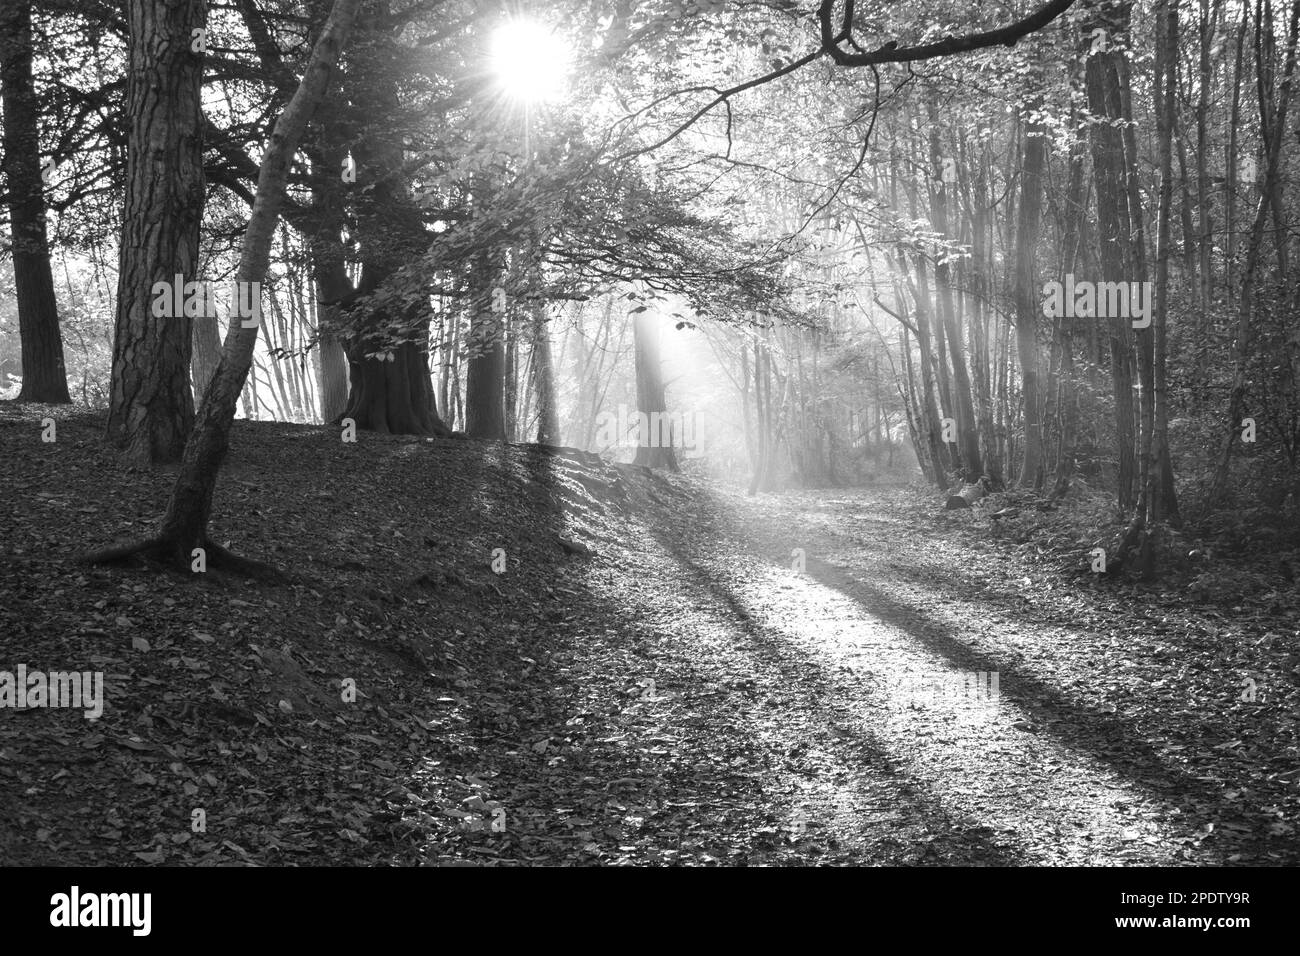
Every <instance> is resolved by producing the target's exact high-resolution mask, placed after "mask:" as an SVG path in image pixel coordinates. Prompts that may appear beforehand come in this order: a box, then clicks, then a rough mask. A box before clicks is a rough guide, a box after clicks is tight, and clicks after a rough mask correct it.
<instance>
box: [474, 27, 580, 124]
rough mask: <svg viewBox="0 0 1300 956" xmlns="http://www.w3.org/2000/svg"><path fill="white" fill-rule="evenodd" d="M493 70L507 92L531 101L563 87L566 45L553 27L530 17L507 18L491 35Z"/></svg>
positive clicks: (561, 89)
mask: <svg viewBox="0 0 1300 956" xmlns="http://www.w3.org/2000/svg"><path fill="white" fill-rule="evenodd" d="M492 72H493V73H495V74H496V76H497V80H498V82H499V83H500V84H501V87H502V89H504V90H505V92H506V94H507V95H508V96H510V97H512V98H514V99H518V100H523V101H526V102H530V103H536V102H541V101H543V100H548V99H552V98H554V97H555V96H557V95H559V94H560V93H561V92H562V91H563V89H564V81H565V79H566V78H567V76H568V73H569V49H568V46H567V45H566V44H565V42H564V41H563V40H562V39H561V38H560V37H559V36H557V35H556V34H555V33H554V32H553V31H552V30H550V29H549V28H547V27H545V26H543V25H542V24H540V23H536V22H534V21H532V20H525V19H513V20H507V21H506V22H505V23H503V24H502V25H501V26H499V27H498V28H497V30H496V32H495V33H494V34H493V35H492Z"/></svg>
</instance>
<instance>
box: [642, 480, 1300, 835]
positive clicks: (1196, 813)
mask: <svg viewBox="0 0 1300 956" xmlns="http://www.w3.org/2000/svg"><path fill="white" fill-rule="evenodd" d="M718 504H719V507H720V510H721V511H723V512H725V510H726V503H725V502H719V503H718ZM693 530H694V531H695V532H696V533H697V534H707V532H708V530H709V529H708V528H706V527H702V526H699V525H697V526H695V527H694V529H693ZM657 537H659V539H660V541H661V543H662V544H663V545H664V546H665V547H666V548H668V549H669V550H671V551H672V552H673V553H674V555H675V556H676V557H677V558H678V560H680V561H682V562H683V563H684V564H686V565H687V566H689V567H690V568H691V569H692V570H693V571H694V573H695V574H696V575H697V576H698V577H699V578H700V579H701V581H703V582H706V583H707V586H708V588H709V589H710V591H711V592H713V593H715V594H718V595H719V596H720V597H721V598H722V599H723V600H724V601H725V603H726V604H727V605H728V606H729V607H731V608H732V609H734V610H735V611H736V612H737V613H738V614H739V615H741V616H742V618H743V617H746V616H747V612H746V611H745V610H744V608H743V606H742V605H741V603H740V602H739V601H738V600H737V599H736V598H735V596H734V595H733V594H732V592H731V590H730V587H729V585H728V584H727V582H725V581H721V580H719V579H718V577H717V576H716V575H715V574H713V573H712V572H710V571H709V570H708V569H706V568H704V567H702V566H701V565H700V564H699V562H697V561H696V560H694V558H693V557H692V555H691V549H690V545H689V544H688V543H687V542H685V541H680V540H677V539H676V538H674V536H673V535H672V534H667V533H659V534H657ZM754 556H755V557H756V558H758V559H760V560H763V561H769V560H770V558H769V557H767V556H766V555H763V554H760V553H755V554H754ZM807 573H808V575H809V576H810V577H812V578H813V579H814V580H815V581H817V583H819V584H821V585H822V586H824V587H827V588H830V589H832V590H834V591H837V592H838V593H840V594H842V595H843V596H845V597H846V598H848V599H850V600H851V601H853V602H854V603H855V604H857V605H858V606H860V607H861V608H862V609H863V610H864V611H865V612H867V613H868V614H870V615H872V616H874V617H876V618H878V619H880V620H882V621H884V622H886V623H888V624H891V625H893V626H895V627H898V628H900V629H901V630H903V631H904V632H906V633H907V634H908V635H909V636H910V637H912V638H913V639H915V640H916V642H917V643H918V644H919V645H920V646H922V647H924V648H925V649H927V650H928V651H930V652H932V653H934V654H936V655H939V656H941V657H943V658H944V659H946V660H948V661H950V662H952V663H953V664H954V665H956V666H958V667H962V668H975V667H978V668H981V669H984V668H987V667H995V669H997V670H998V672H999V675H1000V680H1001V691H1000V692H1001V693H1002V695H1003V696H1005V697H1007V698H1009V699H1011V700H1013V701H1014V702H1015V703H1016V704H1017V705H1018V706H1019V707H1021V709H1023V710H1024V711H1025V712H1027V713H1028V714H1029V715H1031V716H1033V717H1035V718H1037V722H1038V723H1039V724H1040V726H1041V727H1042V728H1043V729H1044V732H1045V733H1047V734H1049V735H1051V736H1053V737H1055V738H1057V739H1058V740H1060V741H1061V742H1062V743H1063V744H1065V745H1067V746H1068V747H1070V748H1071V749H1074V750H1077V751H1081V752H1083V753H1086V754H1088V755H1089V756H1091V757H1092V758H1094V759H1096V760H1097V761H1099V762H1100V763H1103V764H1105V765H1107V766H1110V767H1113V768H1114V769H1115V770H1116V771H1118V772H1120V773H1121V774H1123V775H1124V776H1126V777H1127V778H1128V779H1130V780H1132V781H1134V782H1135V783H1137V784H1139V785H1141V786H1143V787H1146V788H1148V789H1150V790H1151V791H1153V792H1154V794H1155V796H1157V797H1158V798H1160V799H1161V800H1164V801H1167V802H1170V803H1173V804H1175V805H1177V806H1178V807H1179V809H1180V810H1181V811H1182V812H1183V813H1184V814H1186V815H1187V817H1188V818H1203V817H1204V818H1211V819H1214V820H1224V819H1232V818H1233V817H1236V816H1240V815H1241V813H1242V810H1241V808H1239V807H1234V806H1233V805H1232V803H1231V802H1230V801H1227V800H1225V798H1224V796H1223V793H1222V791H1221V790H1220V789H1219V788H1212V787H1210V786H1207V785H1206V784H1205V783H1204V782H1203V781H1201V780H1199V779H1197V778H1196V777H1194V776H1192V775H1191V773H1189V772H1188V771H1187V770H1185V769H1183V768H1181V767H1178V766H1176V765H1173V764H1172V763H1171V762H1170V760H1169V759H1168V758H1167V757H1166V756H1164V755H1163V754H1162V753H1161V752H1160V751H1159V750H1157V748H1156V747H1155V746H1154V745H1153V744H1152V743H1151V742H1150V741H1148V740H1146V739H1144V738H1143V737H1142V736H1141V734H1140V733H1139V732H1138V731H1137V730H1136V728H1135V727H1134V726H1133V724H1132V723H1131V722H1130V721H1128V720H1126V719H1124V718H1122V717H1119V716H1116V715H1111V714H1107V713H1104V712H1102V711H1100V710H1098V709H1096V708H1094V707H1091V706H1088V705H1084V704H1080V703H1078V702H1075V701H1072V700H1070V699H1068V698H1067V697H1066V696H1065V695H1064V694H1063V693H1062V692H1061V690H1060V689H1059V688H1057V687H1055V686H1053V685H1051V684H1049V683H1047V682H1045V681H1044V680H1042V679H1041V678H1039V677H1037V676H1035V675H1034V674H1032V673H1030V672H1029V671H1027V670H1026V669H1025V668H1023V667H1020V666H1017V665H1015V664H1009V663H1008V662H1006V661H1005V660H998V659H997V653H996V652H990V651H987V650H984V649H981V648H976V647H973V646H972V645H970V644H969V643H967V642H965V641H963V640H962V639H960V638H959V637H958V636H957V633H956V631H955V629H954V628H953V626H952V625H950V624H948V623H947V622H945V621H943V620H941V619H939V618H937V617H935V616H934V615H932V614H930V613H928V612H926V611H924V610H923V609H921V608H918V607H915V606H913V605H910V604H907V603H905V602H903V601H900V600H898V599H897V598H896V597H894V596H893V595H891V594H890V593H888V591H886V590H884V589H882V588H880V587H878V586H874V585H871V584H868V583H865V582H862V581H859V580H856V579H853V578H850V577H849V576H848V575H846V574H845V573H844V572H843V571H842V570H841V569H839V568H837V567H835V566H833V565H829V564H826V563H825V562H821V561H817V560H815V559H809V560H808V562H807ZM1247 783H1248V782H1247V781H1242V786H1246V785H1247ZM1253 783H1255V784H1256V785H1257V782H1253ZM1224 789H1227V784H1226V783H1225V785H1224ZM1234 840H1236V842H1235V843H1234V848H1235V849H1240V848H1241V846H1242V845H1243V844H1245V845H1253V846H1258V847H1259V848H1260V849H1261V850H1262V849H1263V848H1264V847H1269V848H1271V849H1274V850H1278V849H1282V850H1284V852H1287V853H1288V854H1292V855H1293V854H1295V852H1296V850H1297V848H1298V845H1297V842H1296V841H1295V840H1294V839H1289V840H1278V841H1276V842H1275V843H1272V844H1270V842H1269V841H1268V840H1262V839H1257V838H1254V837H1244V838H1236V837H1234Z"/></svg>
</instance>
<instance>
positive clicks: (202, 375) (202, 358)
mask: <svg viewBox="0 0 1300 956" xmlns="http://www.w3.org/2000/svg"><path fill="white" fill-rule="evenodd" d="M190 321H191V325H192V330H191V336H190V339H191V343H190V344H191V349H192V354H191V355H190V377H191V378H192V379H193V381H194V404H195V405H196V406H197V405H198V404H199V403H200V402H202V401H203V393H204V392H206V391H207V390H208V384H209V383H210V382H211V381H212V376H213V375H215V374H216V373H217V363H218V362H220V361H221V333H220V330H219V329H218V328H217V320H216V318H215V317H211V318H209V317H208V316H200V317H198V318H195V319H191V320H190Z"/></svg>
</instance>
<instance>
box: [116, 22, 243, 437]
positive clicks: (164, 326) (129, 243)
mask: <svg viewBox="0 0 1300 956" xmlns="http://www.w3.org/2000/svg"><path fill="white" fill-rule="evenodd" d="M126 13H127V25H128V28H129V40H128V44H127V60H128V64H127V66H128V74H127V93H126V115H127V116H128V118H129V121H130V129H129V133H128V149H127V162H126V196H125V201H124V205H123V210H122V240H121V252H120V254H119V271H118V284H117V322H116V330H115V334H114V338H113V377H112V391H111V397H110V403H109V417H108V435H109V438H110V440H112V441H113V442H114V443H115V444H117V445H118V446H119V447H121V448H123V449H125V451H126V452H127V454H128V455H130V456H131V457H132V458H135V459H136V460H138V461H142V462H164V461H175V460H176V459H178V458H179V457H180V455H181V452H182V450H183V449H184V447H185V439H186V437H187V436H188V435H189V432H190V427H191V425H192V424H193V421H194V399H193V397H192V395H191V393H190V319H188V318H186V317H185V316H183V315H178V316H154V315H153V313H152V311H151V307H152V305H153V301H154V293H153V286H154V283H156V282H160V281H161V282H167V283H172V282H174V281H175V277H176V276H177V275H180V276H182V277H183V278H182V281H183V282H192V281H196V280H199V279H200V278H201V277H200V276H199V275H198V274H197V268H198V252H199V222H200V219H201V218H202V215H203V145H202V137H201V129H202V126H201V114H200V110H199V92H200V86H201V83H202V79H203V54H202V53H198V52H191V49H190V47H191V42H192V41H191V31H192V30H195V29H200V28H202V27H203V26H204V23H205V21H206V15H207V4H206V2H205V0H176V2H167V3H164V2H162V0H129V2H128V3H127V4H126ZM236 324H238V323H236Z"/></svg>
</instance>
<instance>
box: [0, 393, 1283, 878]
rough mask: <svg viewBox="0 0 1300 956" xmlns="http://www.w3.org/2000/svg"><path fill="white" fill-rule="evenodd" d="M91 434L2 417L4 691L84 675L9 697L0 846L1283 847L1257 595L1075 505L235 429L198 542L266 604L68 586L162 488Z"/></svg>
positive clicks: (975, 851)
mask: <svg viewBox="0 0 1300 956" xmlns="http://www.w3.org/2000/svg"><path fill="white" fill-rule="evenodd" d="M45 415H51V416H53V417H56V418H58V419H59V421H58V433H57V439H58V440H57V441H56V442H54V443H42V442H41V441H40V432H41V427H40V419H41V418H42V417H44V416H45ZM101 429H102V422H101V421H100V420H98V419H94V418H86V417H78V416H71V417H69V416H68V414H67V413H66V412H58V411H54V410H50V409H33V408H19V407H17V406H13V405H0V487H2V488H3V489H4V492H3V509H2V510H0V592H2V593H0V670H9V671H13V670H15V669H16V668H17V665H18V664H20V663H25V664H26V665H27V667H28V668H29V669H30V670H35V669H43V670H46V671H54V670H73V669H75V670H98V671H102V672H103V673H104V674H105V682H106V686H105V697H106V705H105V711H104V715H103V716H102V717H101V718H100V719H99V720H97V721H88V720H86V719H85V718H84V717H83V716H82V715H81V713H80V711H68V710H58V709H29V710H25V711H15V710H13V709H7V708H6V709H0V863H3V864H41V863H44V864H93V863H101V864H107V863H146V864H147V863H166V864H192V863H198V864H240V863H257V864H306V863H332V864H377V863H378V864H383V863H396V864H462V863H475V864H505V863H516V864H517V863H543V864H566V863H580V864H624V865H627V864H642V865H644V864H700V865H707V864H815V863H838V864H909V863H910V864H931V865H932V864H950V863H952V864H1003V863H1027V864H1065V863H1097V864H1124V863H1128V864H1140V863H1175V864H1177V863H1202V864H1204V863H1240V864H1270V863H1295V862H1297V861H1298V860H1300V841H1298V839H1297V833H1296V814H1297V810H1298V809H1300V754H1298V752H1297V726H1296V721H1297V714H1298V709H1297V700H1298V696H1297V676H1298V675H1300V622H1298V619H1297V614H1296V597H1297V595H1296V593H1295V590H1294V585H1293V584H1292V583H1291V582H1290V581H1289V580H1288V578H1289V573H1286V574H1281V572H1280V576H1279V579H1278V581H1277V582H1276V586H1273V585H1272V584H1269V585H1268V586H1267V587H1259V588H1256V589H1255V590H1254V591H1253V592H1252V593H1251V594H1249V595H1243V596H1241V597H1239V598H1233V599H1231V600H1230V601H1229V602H1228V604H1226V605H1225V604H1217V605H1213V604H1198V603H1195V600H1194V599H1196V598H1198V597H1203V596H1204V595H1200V594H1199V591H1198V590H1197V589H1198V588H1201V587H1202V586H1203V585H1204V582H1205V575H1204V574H1202V575H1200V576H1199V577H1197V578H1195V579H1194V580H1193V582H1192V583H1193V585H1194V586H1193V588H1192V589H1191V590H1189V588H1188V586H1187V585H1188V578H1189V575H1188V574H1181V575H1176V576H1174V577H1172V578H1170V579H1168V580H1167V581H1166V583H1164V584H1163V585H1161V586H1159V587H1153V588H1142V587H1137V586H1132V585H1122V584H1117V583H1113V582H1101V581H1099V580H1097V578H1096V576H1091V575H1089V574H1087V573H1086V571H1084V570H1080V569H1081V568H1086V565H1087V561H1086V558H1085V557H1084V555H1085V554H1086V551H1087V548H1088V547H1091V543H1089V542H1086V541H1076V540H1074V538H1073V536H1072V535H1073V532H1071V531H1070V527H1071V526H1070V520H1071V515H1070V511H1069V509H1068V508H1067V509H1064V510H1062V511H1060V512H1054V513H1050V514H1043V513H1039V512H1035V511H1034V510H1033V509H1032V508H1028V507H1026V508H1024V509H1023V511H1018V512H1017V514H1016V515H1008V516H1007V517H1004V518H1001V519H999V520H997V521H991V520H990V519H989V518H987V517H986V516H985V515H986V513H987V512H988V511H989V510H991V509H987V508H986V509H982V510H978V511H975V512H960V513H944V512H941V511H939V510H938V506H937V503H936V498H935V495H934V494H933V492H931V491H926V490H923V489H917V488H902V487H889V488H881V489H874V490H861V491H852V492H844V491H816V492H813V491H810V492H802V493H789V494H782V495H765V496H759V497H758V498H756V499H746V498H745V497H743V496H742V495H740V494H737V493H735V492H733V491H729V490H724V489H721V488H719V487H718V486H717V485H715V484H712V483H708V482H704V481H701V480H698V479H693V478H686V477H663V476H659V475H652V474H649V473H647V472H644V471H643V470H641V469H635V468H630V467H612V466H609V465H607V464H604V463H600V462H598V461H597V460H595V459H593V458H592V457H591V456H587V455H583V454H582V453H576V452H563V453H547V452H543V451H541V450H538V449H536V448H532V447H529V446H505V447H502V446H500V445H490V444H484V443H479V442H472V441H464V440H452V441H423V440H414V439H402V438H390V437H379V436H374V435H366V434H362V435H361V436H360V441H359V442H358V443H357V444H355V445H354V444H344V443H342V442H341V441H340V440H339V437H338V433H337V431H336V430H334V429H322V428H312V427H304V426H292V425H273V424H252V423H245V422H240V423H238V424H237V426H236V429H235V434H234V440H233V448H232V454H231V457H230V463H229V465H228V467H227V470H226V471H225V473H224V474H223V476H222V479H221V482H220V485H219V489H218V497H217V518H216V520H215V522H214V529H213V530H214V537H215V538H216V539H217V540H218V541H221V542H222V543H227V544H229V546H230V547H232V548H233V549H234V550H235V551H236V552H237V553H241V554H245V555H247V556H251V557H257V558H260V559H264V560H269V561H272V562H274V563H275V564H277V565H278V566H279V567H280V568H281V569H282V570H284V571H285V572H287V573H288V574H289V575H290V579H291V580H290V583H289V584H287V585H272V584H267V583H261V582H257V581H248V580H244V579H238V578H227V577H222V576H220V575H218V574H215V573H209V574H208V575H205V576H203V577H202V578H201V579H198V580H197V581H196V580H188V579H184V578H181V577H179V576H175V575H171V574H166V573H160V572H157V571H153V570H149V569H145V568H141V567H133V566H118V567H111V568H103V567H88V566H85V565H82V564H79V563H77V561H76V558H77V557H78V555H80V554H82V553H84V552H86V551H89V550H93V549H94V548H97V547H101V546H104V545H107V544H109V543H111V542H113V541H115V540H118V539H122V538H130V537H135V536H140V535H143V534H145V533H146V532H147V531H149V530H150V529H151V528H152V526H153V524H154V522H155V521H156V518H157V516H158V515H159V514H160V512H161V509H162V506H163V504H164V503H165V500H166V496H167V493H168V490H169V488H170V481H171V476H170V475H169V474H167V473H166V472H165V471H159V472H151V471H145V470H137V469H132V468H130V467H127V466H124V465H123V464H121V463H120V462H119V461H118V460H117V459H116V458H115V456H114V455H113V454H112V453H111V452H110V451H109V450H108V449H107V448H106V447H105V446H104V444H103V442H102V441H101V434H102V431H101ZM1030 515H1032V518H1031V517H1029V516H1030ZM497 548H500V549H503V550H504V551H505V558H506V570H505V571H504V573H501V574H497V573H494V572H493V570H492V567H491V564H492V558H493V551H494V549H497ZM796 549H799V552H800V553H795V552H796ZM801 559H802V561H801ZM800 563H802V565H803V569H802V570H799V569H798V568H797V567H796V566H797V565H799V564H800ZM1287 571H1288V572H1289V569H1287ZM1251 580H1254V581H1258V580H1259V577H1258V573H1256V576H1255V577H1254V578H1251ZM994 671H996V672H997V675H998V692H997V694H996V696H989V695H988V694H987V693H986V694H985V695H984V696H974V695H972V694H971V693H970V688H967V691H966V693H962V692H961V691H960V687H961V681H962V679H963V678H967V679H973V678H974V676H975V675H976V674H981V675H988V674H989V673H991V672H994ZM981 680H983V681H985V683H984V685H983V686H984V689H985V691H987V689H988V685H987V680H988V678H987V676H984V677H982V678H981ZM1247 680H1249V681H1250V682H1252V683H1251V684H1249V685H1248V684H1247V683H1246V682H1247ZM352 682H354V683H355V687H356V696H355V701H354V702H353V701H349V700H346V699H345V698H347V697H349V694H348V687H350V686H352ZM1248 686H1249V687H1253V688H1254V695H1255V700H1254V701H1251V700H1249V699H1243V698H1248V697H1249V696H1250V694H1248V693H1247V691H1246V690H1244V689H1243V688H1246V687H1248ZM195 811H202V815H201V816H202V818H203V820H204V824H205V826H203V827H196V826H195V821H196V819H198V818H199V816H200V815H199V814H196V813H195Z"/></svg>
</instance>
